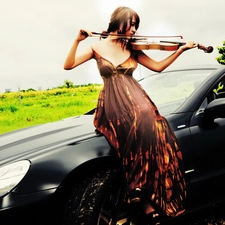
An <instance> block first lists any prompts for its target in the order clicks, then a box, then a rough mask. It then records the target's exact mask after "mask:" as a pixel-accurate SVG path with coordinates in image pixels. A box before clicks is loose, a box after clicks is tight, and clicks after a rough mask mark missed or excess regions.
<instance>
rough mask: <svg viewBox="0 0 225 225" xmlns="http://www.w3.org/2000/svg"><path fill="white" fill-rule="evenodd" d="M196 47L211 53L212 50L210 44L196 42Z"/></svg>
mask: <svg viewBox="0 0 225 225" xmlns="http://www.w3.org/2000/svg"><path fill="white" fill-rule="evenodd" d="M197 47H198V49H201V50H203V51H204V52H205V53H211V52H213V47H212V46H208V47H206V46H204V45H200V44H198V46H197Z"/></svg>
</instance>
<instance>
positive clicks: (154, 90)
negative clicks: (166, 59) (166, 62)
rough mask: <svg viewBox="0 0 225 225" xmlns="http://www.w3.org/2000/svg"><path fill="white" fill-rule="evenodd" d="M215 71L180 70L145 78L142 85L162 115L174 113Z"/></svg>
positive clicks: (141, 82)
mask: <svg viewBox="0 0 225 225" xmlns="http://www.w3.org/2000/svg"><path fill="white" fill-rule="evenodd" d="M212 71H213V70H209V69H205V70H204V69H202V70H199V69H198V70H179V71H170V72H164V73H158V74H153V75H150V76H148V77H146V78H143V79H142V80H141V81H140V84H141V85H142V87H143V88H144V89H145V91H146V92H147V93H148V95H149V96H150V98H151V99H152V101H153V102H154V103H155V104H156V106H157V107H158V109H159V112H160V113H161V114H162V115H164V116H165V115H167V114H170V113H172V112H174V111H175V110H176V109H177V108H178V107H179V106H180V105H181V104H182V103H183V102H184V101H185V100H186V99H187V98H188V97H189V96H190V95H191V94H192V93H193V92H194V90H195V89H196V88H197V87H198V86H199V85H200V84H201V83H202V82H203V81H204V80H205V79H206V77H207V76H209V75H210V74H211V72H212Z"/></svg>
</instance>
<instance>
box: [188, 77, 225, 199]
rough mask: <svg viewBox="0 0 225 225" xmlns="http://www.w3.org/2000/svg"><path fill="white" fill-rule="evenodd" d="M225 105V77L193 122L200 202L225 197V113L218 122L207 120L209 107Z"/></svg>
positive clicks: (210, 94)
mask: <svg viewBox="0 0 225 225" xmlns="http://www.w3.org/2000/svg"><path fill="white" fill-rule="evenodd" d="M219 98H220V99H221V100H222V101H223V100H224V102H225V78H221V79H220V80H219V81H218V82H216V84H215V85H214V86H213V87H212V88H211V89H210V90H209V92H208V94H207V95H206V97H205V98H204V100H203V101H202V104H201V106H200V108H199V109H198V110H197V111H196V113H195V114H194V115H193V117H192V119H191V126H190V132H191V136H192V142H193V148H194V152H193V154H194V158H193V161H194V169H195V173H196V175H197V179H198V187H199V200H200V201H202V203H204V202H208V201H209V202H210V201H211V200H212V199H214V200H215V199H218V200H221V199H222V198H223V197H224V196H225V192H224V188H225V118H221V117H225V111H224V112H223V115H224V116H223V115H222V116H219V117H218V118H216V119H214V120H212V121H211V120H207V119H204V111H205V109H206V107H207V106H208V105H209V103H210V102H212V101H213V100H215V99H219Z"/></svg>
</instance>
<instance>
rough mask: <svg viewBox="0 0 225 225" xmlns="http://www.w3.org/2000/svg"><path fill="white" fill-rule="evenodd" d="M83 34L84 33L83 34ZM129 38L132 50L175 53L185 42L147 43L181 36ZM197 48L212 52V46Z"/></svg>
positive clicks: (140, 36)
mask: <svg viewBox="0 0 225 225" xmlns="http://www.w3.org/2000/svg"><path fill="white" fill-rule="evenodd" d="M84 33H85V32H84ZM92 34H93V35H98V36H99V35H100V36H101V37H107V36H109V35H112V36H117V37H119V38H127V37H128V36H125V35H124V34H109V33H96V32H92ZM129 38H131V40H130V43H131V46H132V49H134V50H161V51H176V50H178V49H179V48H180V46H182V45H185V44H186V42H182V41H169V40H160V41H158V42H155V41H152V42H148V41H147V40H148V39H149V38H181V39H183V36H180V35H178V36H146V35H133V36H132V37H130V36H129ZM197 48H198V49H200V50H203V51H204V52H205V53H211V52H213V47H212V46H208V47H206V46H204V45H202V44H198V45H197Z"/></svg>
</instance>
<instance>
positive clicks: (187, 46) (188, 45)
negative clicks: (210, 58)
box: [179, 41, 198, 51]
mask: <svg viewBox="0 0 225 225" xmlns="http://www.w3.org/2000/svg"><path fill="white" fill-rule="evenodd" d="M196 47H198V43H196V42H194V41H187V42H186V44H185V45H182V46H181V47H180V48H179V49H181V50H182V51H186V50H189V49H192V48H196Z"/></svg>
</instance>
